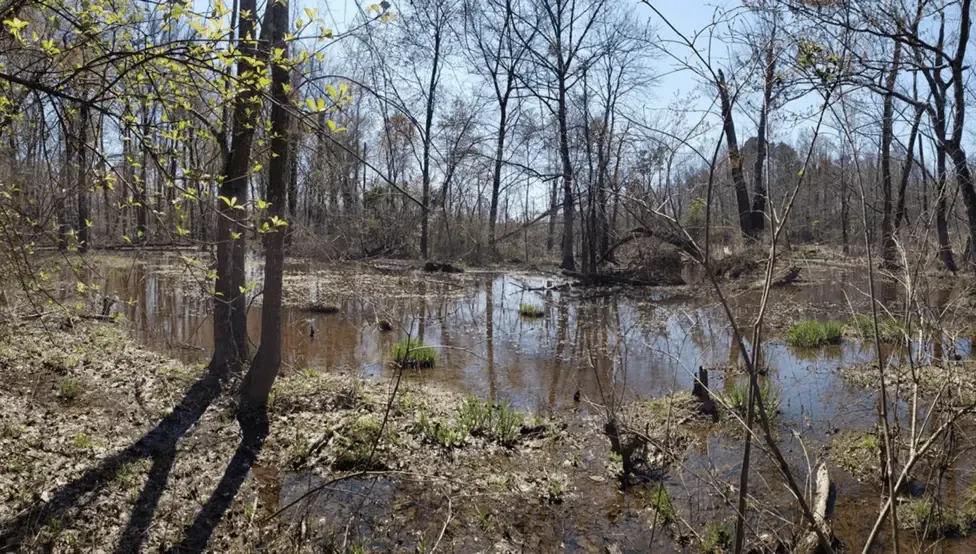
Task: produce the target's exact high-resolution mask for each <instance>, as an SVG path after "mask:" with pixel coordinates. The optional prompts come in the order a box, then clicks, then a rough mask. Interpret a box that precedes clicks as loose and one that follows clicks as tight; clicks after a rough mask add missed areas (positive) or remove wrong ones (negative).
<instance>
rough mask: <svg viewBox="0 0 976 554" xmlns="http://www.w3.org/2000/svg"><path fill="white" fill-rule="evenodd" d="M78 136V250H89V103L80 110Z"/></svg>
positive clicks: (76, 152) (76, 148)
mask: <svg viewBox="0 0 976 554" xmlns="http://www.w3.org/2000/svg"><path fill="white" fill-rule="evenodd" d="M78 112H79V113H78V136H77V137H75V140H76V141H77V142H78V145H77V146H76V147H75V155H76V156H77V157H78V168H77V169H78V181H77V184H76V186H77V187H78V190H77V193H78V251H79V252H87V251H88V247H89V242H88V241H89V224H90V223H91V222H90V219H91V214H90V213H89V205H88V201H89V198H88V152H87V145H86V144H85V143H86V141H87V140H88V123H89V121H88V120H89V117H90V114H89V110H88V105H87V104H82V106H81V109H80V110H78Z"/></svg>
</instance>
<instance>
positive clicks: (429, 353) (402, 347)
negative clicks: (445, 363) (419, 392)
mask: <svg viewBox="0 0 976 554" xmlns="http://www.w3.org/2000/svg"><path fill="white" fill-rule="evenodd" d="M393 361H394V362H395V363H397V364H399V365H400V366H401V367H413V368H430V367H434V364H436V363H437V351H436V350H434V348H433V347H431V346H424V343H423V341H420V340H417V339H407V340H402V341H400V342H398V343H396V344H394V345H393Z"/></svg>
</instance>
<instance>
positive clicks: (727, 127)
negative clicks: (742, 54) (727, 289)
mask: <svg viewBox="0 0 976 554" xmlns="http://www.w3.org/2000/svg"><path fill="white" fill-rule="evenodd" d="M717 85H718V95H719V100H720V101H721V103H722V129H723V130H724V132H725V142H726V143H727V149H728V151H729V153H728V156H729V169H730V171H731V172H732V184H733V185H734V186H735V201H736V205H737V206H738V209H739V228H740V229H741V230H742V233H743V234H745V235H747V236H753V235H754V229H753V227H752V215H751V212H752V208H751V206H750V205H749V189H748V188H747V187H746V178H745V175H744V174H743V173H742V152H741V151H740V150H739V141H738V138H737V137H736V134H735V121H734V120H733V119H732V98H731V97H730V96H729V89H728V86H727V85H726V82H725V74H724V73H722V70H719V72H718V83H717Z"/></svg>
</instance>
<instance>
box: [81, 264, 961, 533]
mask: <svg viewBox="0 0 976 554" xmlns="http://www.w3.org/2000/svg"><path fill="white" fill-rule="evenodd" d="M251 267H252V271H253V272H254V273H253V275H252V276H251V278H252V279H255V280H257V279H258V278H259V277H260V274H259V270H260V268H259V267H258V266H257V264H251ZM286 273H287V274H288V275H289V276H288V277H287V278H286V282H287V283H288V285H287V289H288V290H287V291H286V292H287V294H286V298H288V299H289V302H290V303H292V304H295V305H294V306H290V307H286V308H285V309H284V310H283V312H282V318H283V329H284V337H283V342H284V349H283V350H284V363H285V365H286V371H289V370H295V369H298V368H304V367H314V368H317V369H324V370H327V371H346V372H353V373H360V374H363V375H365V376H368V377H378V378H389V377H391V376H392V375H393V370H392V368H391V366H390V364H389V363H388V362H389V353H390V350H391V348H392V345H393V343H395V342H396V341H398V340H401V339H403V338H404V337H406V336H408V335H409V336H413V337H420V338H422V339H423V340H424V342H425V343H426V344H429V345H435V346H436V347H437V348H438V351H439V356H440V357H439V360H438V363H437V365H436V367H435V368H433V369H430V370H424V371H418V372H413V373H411V378H413V379H418V380H424V381H428V382H435V383H438V384H440V385H443V386H446V387H448V388H450V389H453V390H456V391H460V392H466V393H471V394H475V395H479V396H482V397H487V398H491V399H493V400H498V401H507V402H512V403H513V404H515V405H517V406H519V407H521V408H524V409H527V410H530V411H541V412H544V411H550V410H555V409H560V408H563V407H570V406H574V405H575V403H574V401H573V396H574V393H575V392H576V391H577V390H579V391H580V392H581V393H582V394H583V395H584V396H586V397H587V398H589V399H592V400H593V401H595V402H597V403H603V402H604V400H603V399H604V398H606V397H607V395H608V394H609V391H611V390H613V391H615V392H616V393H618V394H619V393H621V392H624V393H626V394H629V395H638V396H642V397H658V396H661V395H664V394H667V393H668V392H670V391H674V390H689V389H690V388H691V385H692V380H693V377H692V375H693V372H694V371H695V370H696V369H697V368H698V367H699V366H702V365H704V366H706V367H708V366H729V365H734V364H735V363H736V362H737V360H738V355H737V354H738V350H737V349H735V348H731V343H732V341H731V332H730V328H729V325H728V321H727V319H726V316H725V314H724V312H723V311H722V310H720V309H719V307H718V306H717V305H716V304H715V302H714V300H713V299H712V298H711V296H712V295H711V294H706V293H704V292H703V293H701V294H700V295H692V294H691V293H689V292H688V291H689V290H694V289H680V288H679V289H666V290H655V289H647V290H640V291H628V292H627V293H626V294H624V293H620V292H618V293H615V294H611V293H610V292H609V291H604V290H596V289H593V290H586V289H577V290H568V291H567V290H551V289H550V290H540V289H546V287H547V286H551V285H555V284H559V283H560V281H559V278H558V277H555V276H553V275H538V274H536V275H533V274H523V273H487V272H486V273H467V274H464V275H461V276H448V275H441V274H437V275H431V274H425V273H421V272H416V271H409V270H406V269H394V270H392V271H390V272H388V273H387V274H383V275H379V274H375V273H372V272H366V271H364V270H363V269H362V268H345V269H342V268H335V267H320V266H315V265H310V264H303V263H292V264H289V265H288V266H287V268H286ZM93 278H94V281H95V282H97V283H100V285H101V287H102V289H103V291H104V292H105V293H106V294H108V295H115V296H118V298H119V299H121V300H124V301H125V302H120V303H117V305H116V306H117V308H116V309H118V310H121V311H123V312H124V315H125V316H126V318H127V319H128V320H129V321H131V323H132V326H133V330H134V333H135V336H136V337H137V339H138V340H139V341H141V342H142V343H144V344H146V345H148V346H150V347H152V348H154V349H157V350H161V351H164V352H166V353H168V354H171V355H173V356H175V357H177V358H180V359H182V360H184V361H188V362H205V361H206V360H207V359H208V358H209V355H210V350H211V348H212V347H213V334H212V324H211V321H210V319H209V313H210V311H211V301H210V300H209V299H208V297H207V294H206V293H205V290H204V289H203V288H201V286H200V285H198V284H193V283H192V281H190V280H188V279H187V278H186V275H184V274H183V273H182V272H181V270H180V265H179V262H176V261H174V260H173V259H172V258H162V259H160V260H157V261H150V262H147V263H139V264H133V265H131V266H128V267H124V268H112V269H106V270H102V271H99V272H97V277H96V276H94V275H93ZM808 278H811V281H812V282H814V283H816V284H813V285H803V286H795V287H788V288H786V289H783V290H777V291H776V292H775V293H774V297H773V299H772V302H771V304H770V305H771V308H770V316H771V319H772V320H773V321H774V322H775V321H777V319H784V318H785V319H794V320H799V319H805V318H814V317H815V318H820V319H846V318H847V317H849V314H850V310H851V308H850V306H851V304H854V305H855V306H863V302H864V298H865V294H866V293H865V291H866V290H867V283H866V282H864V277H863V274H859V273H857V272H851V273H845V272H836V273H833V274H832V273H830V272H824V273H822V274H819V275H812V276H810V277H808ZM740 289H741V287H740ZM898 294H899V291H898V288H897V287H896V286H894V285H891V284H886V285H883V286H881V287H880V288H879V296H880V297H881V300H882V301H884V302H886V303H888V304H889V305H891V306H893V307H897V299H898ZM953 294H954V293H953V292H952V291H947V290H941V289H939V290H935V291H933V292H932V293H930V294H927V295H926V299H927V301H928V303H929V304H931V305H933V306H941V305H943V304H945V303H946V302H948V301H950V299H951V298H952V297H953ZM310 302H328V303H330V304H334V305H336V306H337V307H338V308H339V312H338V313H335V314H330V315H320V314H312V313H309V312H308V311H306V310H304V309H302V308H301V307H300V306H301V305H305V304H308V303H310ZM523 302H530V303H536V304H541V305H543V306H544V310H545V315H544V317H542V318H538V319H528V318H524V317H521V316H520V315H519V313H518V311H519V305H520V304H521V303H523ZM730 302H731V303H732V305H733V309H734V312H735V313H736V314H737V317H740V318H741V323H751V321H752V318H753V317H755V312H756V310H757V306H758V303H759V297H758V293H757V292H756V291H753V290H746V291H744V292H738V293H732V294H730ZM260 319H261V308H260V305H259V304H256V305H254V306H253V307H252V308H251V309H250V311H249V314H248V322H249V329H250V332H251V334H252V335H251V336H252V339H253V338H256V337H257V336H258V333H259V329H260ZM379 319H387V320H389V321H391V322H393V324H394V327H395V330H394V331H391V332H386V333H384V332H382V331H381V330H380V329H379V327H378V325H377V324H376V323H377V321H378V320H379ZM312 328H314V329H315V334H314V336H310V330H311V329H312ZM954 347H955V349H956V351H957V352H958V353H960V354H962V355H968V354H969V351H970V348H971V345H970V343H969V341H958V342H957V343H956V344H955V345H954ZM927 349H928V347H924V346H923V347H916V348H915V353H916V354H921V355H925V354H926V351H927ZM874 352H875V350H874V347H873V345H871V344H859V343H857V342H850V341H848V342H844V343H843V344H841V345H838V346H832V347H827V348H822V349H813V350H811V349H797V348H792V347H789V346H787V345H786V344H785V343H784V342H783V341H782V340H781V339H780V338H779V337H777V336H776V334H775V332H774V333H772V336H771V337H770V339H769V340H767V341H766V343H765V344H764V347H763V351H762V359H763V362H764V364H765V365H766V366H767V367H768V368H769V378H770V379H773V380H774V381H775V383H776V384H777V386H778V388H779V391H780V393H779V398H780V410H781V421H783V422H784V423H785V425H786V426H787V427H789V428H790V429H791V430H792V431H795V432H796V433H797V435H796V436H799V437H802V438H803V441H804V445H805V446H806V447H807V448H808V449H811V450H813V451H812V452H811V456H813V457H816V456H817V450H818V449H819V448H820V447H822V446H823V445H824V444H826V442H827V441H828V439H829V437H828V435H829V433H830V432H832V431H833V430H836V429H868V428H870V427H871V425H873V423H874V422H875V421H876V420H877V416H876V405H875V398H874V396H873V395H872V394H869V393H866V392H864V391H863V390H861V389H858V388H856V387H854V386H852V385H848V384H847V383H845V382H844V380H842V379H841V377H840V374H839V372H838V369H839V368H840V367H843V366H847V365H851V364H857V363H864V362H869V361H871V360H873V359H874ZM904 354H905V353H902V354H901V355H904ZM711 378H712V379H713V382H712V386H713V387H719V388H721V387H726V386H727V383H728V382H730V381H731V378H730V377H729V374H728V373H727V372H726V371H722V370H716V371H712V372H711ZM796 436H794V435H793V434H791V433H789V432H782V433H781V439H782V442H783V450H784V452H785V453H786V454H787V456H788V457H789V458H790V460H791V462H793V463H794V464H796V467H804V466H805V463H804V455H803V449H802V448H801V445H800V443H799V441H798V440H797V439H796ZM740 462H741V447H740V445H739V444H738V443H737V441H732V440H730V439H727V438H720V437H712V438H709V439H708V440H707V441H706V443H705V445H704V447H703V450H702V452H700V453H698V455H697V456H692V457H691V458H689V460H688V461H687V464H688V468H689V469H690V470H692V471H700V472H711V473H713V474H715V475H716V476H718V477H720V478H723V479H726V480H728V481H730V482H731V481H734V480H735V478H736V476H737V475H738V472H739V464H740ZM758 471H760V472H763V473H764V474H767V472H768V476H769V477H770V480H775V479H778V477H777V476H776V475H775V471H774V470H773V469H772V468H771V467H770V468H766V469H763V468H762V467H760V468H759V470H758ZM841 486H842V487H843V488H844V495H843V498H844V500H843V501H842V502H840V503H839V504H838V511H839V512H842V513H843V514H845V515H844V516H843V517H844V522H843V523H842V525H844V526H846V527H845V529H846V533H845V534H847V536H848V537H850V536H862V537H863V536H864V535H866V533H867V531H868V530H869V528H870V524H871V523H873V514H875V513H876V509H877V508H876V502H877V500H876V499H877V492H876V491H875V490H874V489H873V488H872V487H871V486H866V485H860V484H858V483H855V482H852V481H851V480H849V479H846V480H845V478H844V477H841ZM960 486H962V485H960ZM692 490H693V491H694V492H693V496H695V497H696V498H688V499H685V501H686V502H689V503H703V504H708V503H712V504H714V502H715V501H714V499H711V498H709V497H710V493H709V492H708V491H707V490H694V489H692ZM781 492H782V491H779V493H781ZM783 503H784V505H789V503H790V500H789V498H785V497H784V499H783Z"/></svg>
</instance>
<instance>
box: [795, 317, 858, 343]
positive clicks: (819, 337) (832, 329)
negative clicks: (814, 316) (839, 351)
mask: <svg viewBox="0 0 976 554" xmlns="http://www.w3.org/2000/svg"><path fill="white" fill-rule="evenodd" d="M843 335H844V326H843V325H842V324H841V323H839V322H836V321H825V322H822V321H804V322H802V323H797V324H795V325H793V326H792V327H790V330H789V332H788V333H787V335H786V342H787V343H789V344H790V345H791V346H799V347H802V348H815V347H818V346H824V345H827V344H837V343H839V342H840V340H841V337H842V336H843Z"/></svg>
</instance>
